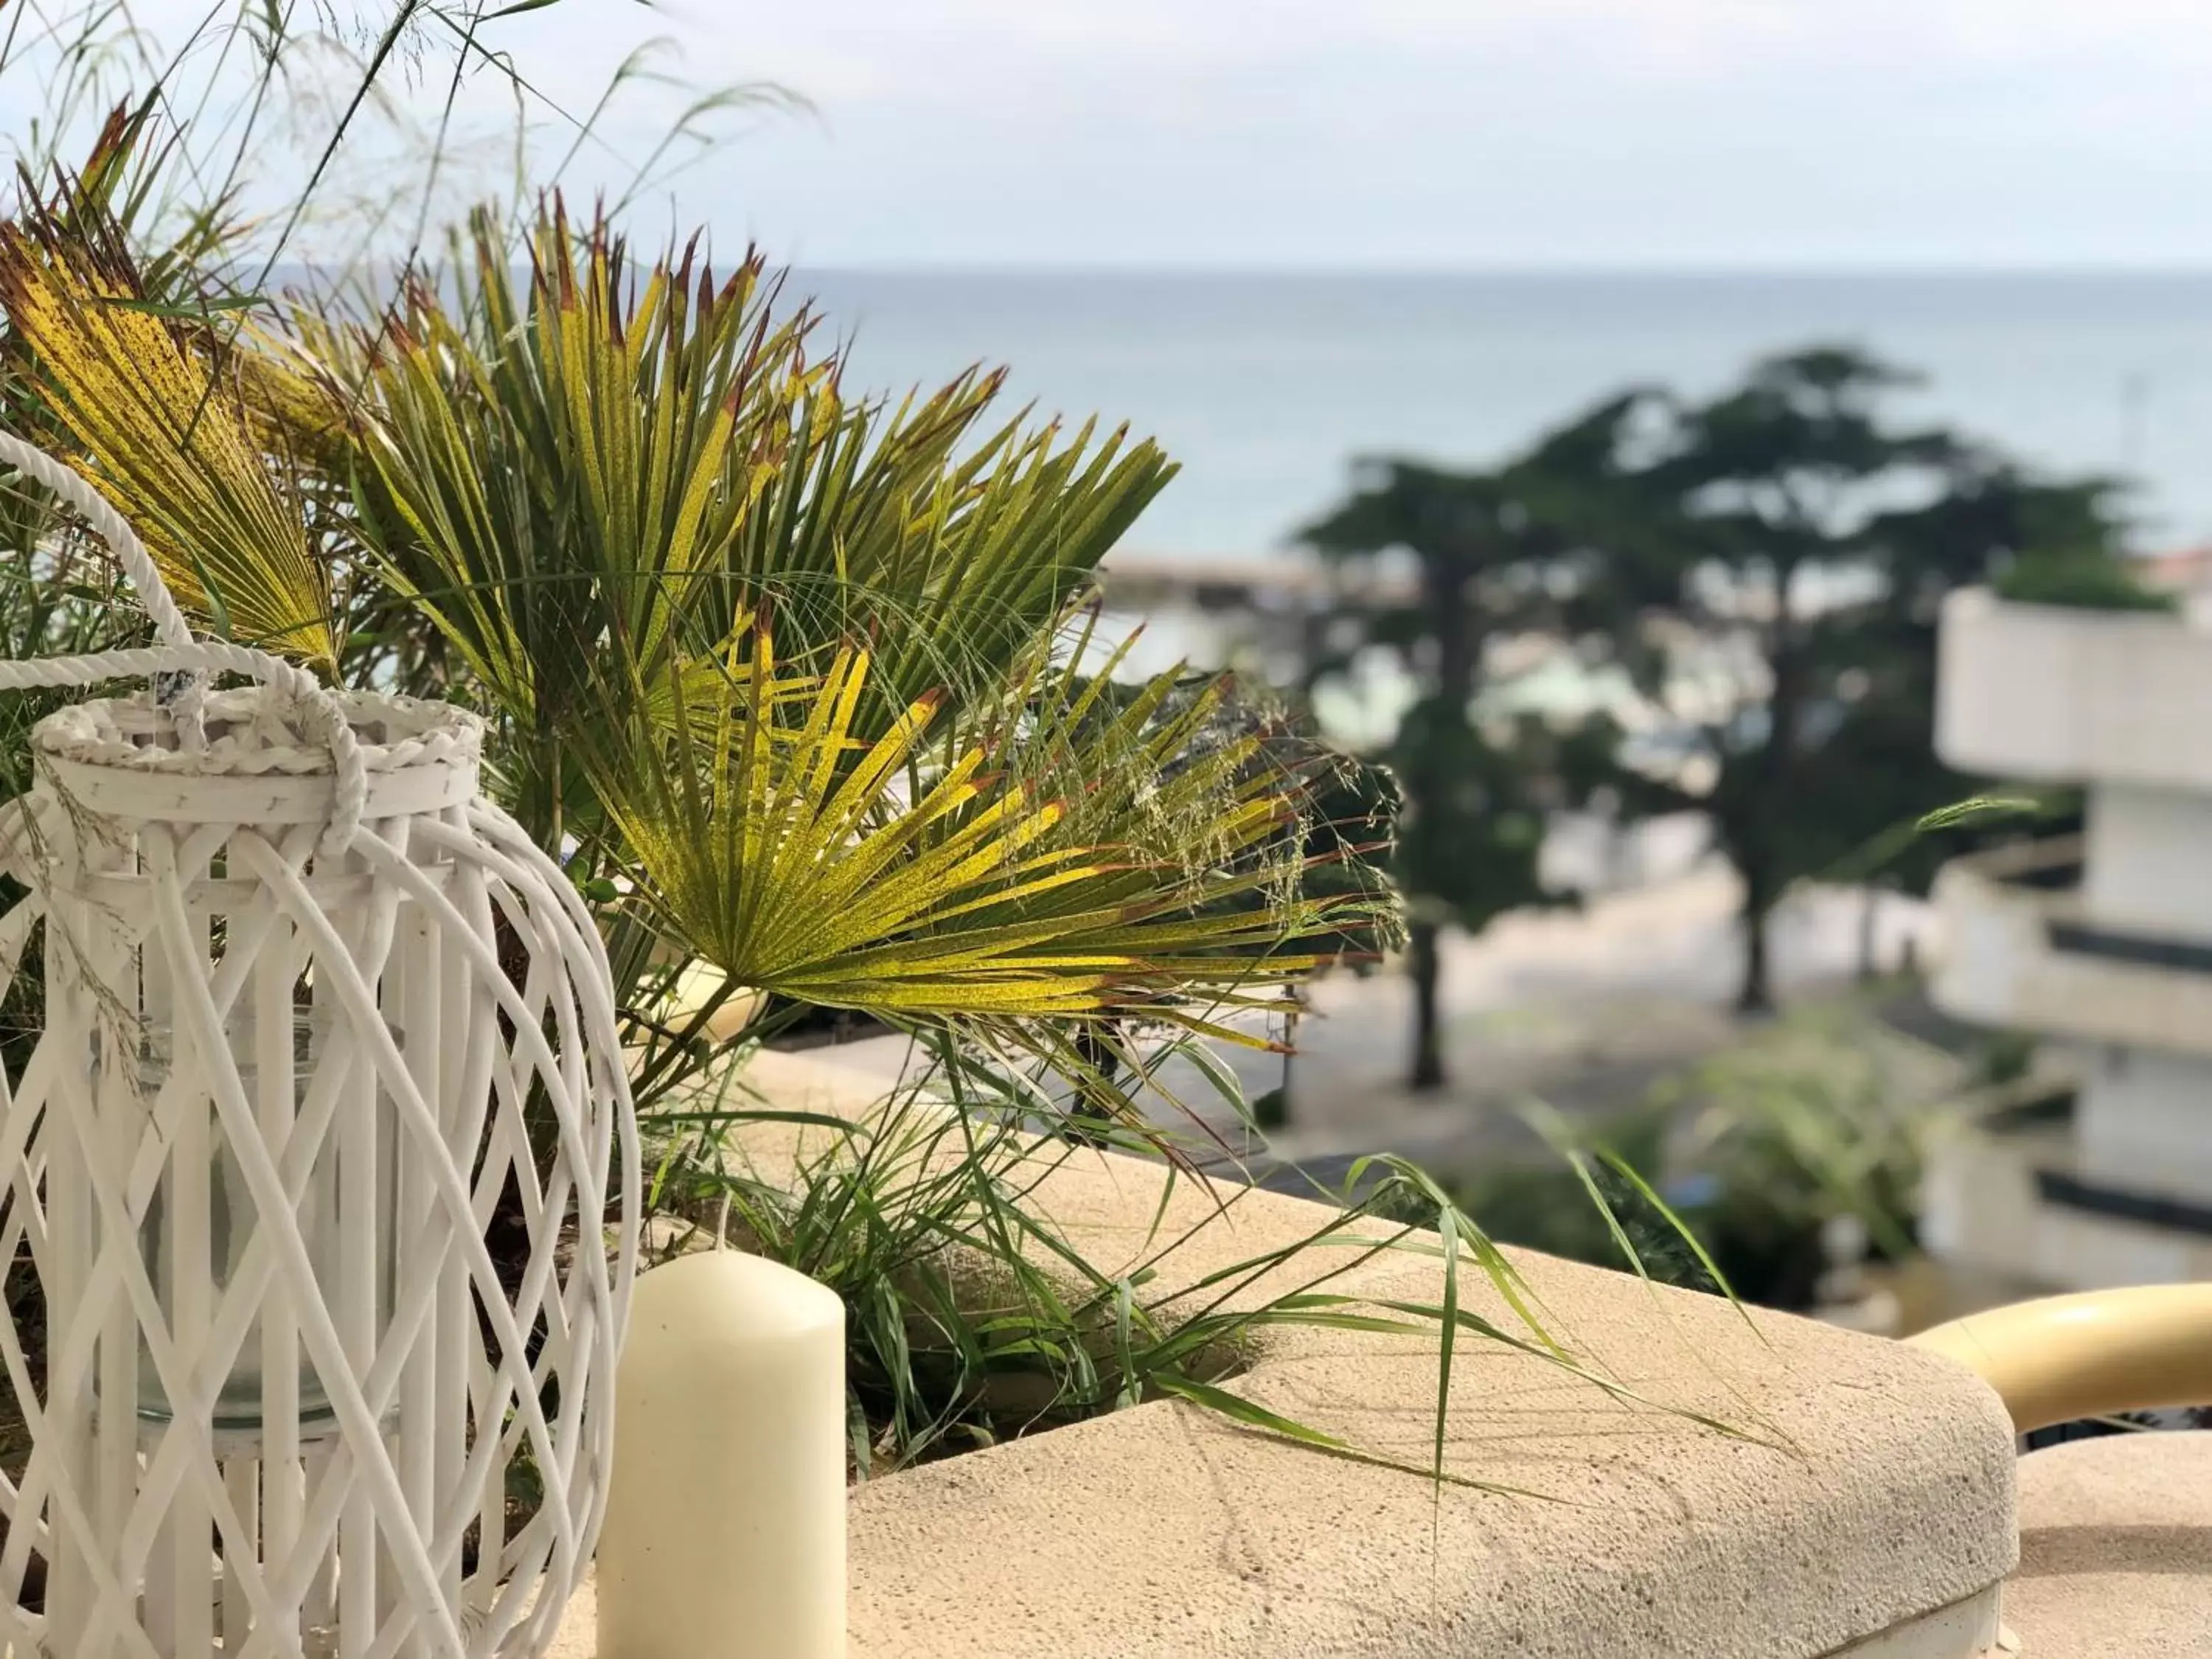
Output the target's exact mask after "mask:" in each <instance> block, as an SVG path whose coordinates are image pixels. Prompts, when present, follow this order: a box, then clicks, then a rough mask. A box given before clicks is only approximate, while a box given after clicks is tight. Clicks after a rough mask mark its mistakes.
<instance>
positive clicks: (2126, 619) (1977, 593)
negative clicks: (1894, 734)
mask: <svg viewBox="0 0 2212 1659" xmlns="http://www.w3.org/2000/svg"><path fill="white" fill-rule="evenodd" d="M2208 709H2212V631H2206V630H2204V629H2199V628H2197V627H2195V626H2192V625H2191V623H2190V622H2189V621H2187V620H2185V619H2184V618H2182V617H2169V616H2160V615H2143V614H2139V613H2135V612H2126V611H2081V610H2069V609H2063V608H2060V607H2058V606H2054V605H2011V604H2006V603H2002V602H2000V601H1999V600H1997V599H1995V598H1994V597H1993V596H1992V595H1990V593H1989V592H1987V591H1985V590H1983V589H1979V588H1976V589H1972V590H1970V591H1968V592H1961V593H1955V594H1954V595H1952V597H1951V598H1950V599H1948V601H1947V602H1946V603H1945V605H1944V609H1943V631H1942V659H1941V663H1940V672H1939V675H1938V678H1937V686H1936V751H1937V752H1938V753H1939V754H1941V755H1942V757H1943V758H1944V759H1945V760H1947V761H1948V762H1949V763H1951V764H1952V765H1954V766H1956V767H1958V768H1960V769H1961V770H1963V771H1967V772H1978V773H1984V774H1986V775H1991V776H1996V777H2012V778H2036V779H2050V780H2052V781H2068V782H2074V781H2090V780H2094V781H2099V782H2113V783H2134V784H2143V785H2148V786H2151V787H2157V788H2166V789H2177V790H2181V791H2185V792H2193V793H2203V794H2208V795H2212V719H2208V718H2207V716H2206V711H2207V710H2208Z"/></svg>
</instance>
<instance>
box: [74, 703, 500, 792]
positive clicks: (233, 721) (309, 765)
mask: <svg viewBox="0 0 2212 1659" xmlns="http://www.w3.org/2000/svg"><path fill="white" fill-rule="evenodd" d="M331 696H332V699H333V701H334V702H336V704H337V708H339V710H340V711H341V712H342V713H343V716H344V718H345V720H346V723H347V725H348V726H350V727H351V728H352V730H353V732H354V735H355V737H356V738H357V739H358V741H359V743H360V745H361V757H362V763H363V764H364V766H365V768H366V769H367V772H368V799H367V801H366V803H365V804H364V807H363V816H365V817H373V818H378V817H399V816H405V815H410V814H413V813H417V812H435V811H443V810H445V809H447V808H448V807H453V806H459V805H464V804H465V803H466V802H467V801H469V800H470V799H472V798H473V797H474V796H475V794H476V793H477V769H478V766H479V763H480V761H481V758H482V754H483V720H481V719H480V718H479V717H478V716H477V715H475V714H471V713H469V712H468V711H467V710H465V709H462V708H455V707H453V705H452V704H451V703H444V702H429V701H427V700H423V699H420V698H415V697H398V696H383V695H380V694H378V693H374V692H359V691H339V692H336V693H333V694H331ZM204 710H205V733H206V741H205V744H204V746H202V747H199V748H197V749H193V748H190V747H188V746H186V744H185V743H184V742H183V740H182V738H181V736H180V734H179V729H178V725H177V722H176V720H174V718H173V716H172V714H171V713H170V711H169V709H168V708H166V707H164V706H162V705H161V703H159V702H156V700H155V698H154V697H153V696H150V695H149V694H145V693H141V694H139V695H137V696H128V697H103V698H98V699H95V700H94V701H92V702H82V703H74V704H71V705H70V707H68V708H62V709H58V710H56V711H55V712H54V713H53V714H49V715H47V716H46V718H45V719H44V720H40V722H39V723H38V724H37V725H36V726H33V728H32V730H31V746H32V750H33V753H34V754H35V755H36V756H37V757H38V759H39V762H40V767H41V769H43V770H44V771H46V773H47V774H48V775H50V776H51V777H52V778H53V779H54V780H55V781H57V783H58V785H59V786H60V787H61V789H62V790H63V791H64V793H67V794H68V795H69V796H70V798H71V799H72V800H73V801H75V802H76V804H78V805H82V807H84V808H85V809H87V810H88V811H91V812H93V813H95V814H98V815H100V816H103V817H118V818H123V819H133V818H136V819H152V818H165V819H172V820H176V821H179V822H185V823H314V822H318V821H319V820H322V819H325V818H327V817H330V815H331V806H332V801H333V799H334V796H335V788H336V780H335V775H334V763H333V762H332V759H331V750H330V745H329V744H327V743H326V742H324V741H320V740H319V739H318V738H315V737H313V736H311V735H309V734H308V732H307V730H306V729H305V727H304V722H303V720H302V718H301V709H300V706H299V704H298V703H297V702H295V701H294V700H293V699H291V698H290V697H289V696H285V695H284V694H283V692H281V691H279V690H276V689H274V688H271V687H269V686H265V685H254V686H246V687H242V688H240V689H238V690H228V691H216V692H213V693H210V695H209V696H207V698H206V699H205V702H204Z"/></svg>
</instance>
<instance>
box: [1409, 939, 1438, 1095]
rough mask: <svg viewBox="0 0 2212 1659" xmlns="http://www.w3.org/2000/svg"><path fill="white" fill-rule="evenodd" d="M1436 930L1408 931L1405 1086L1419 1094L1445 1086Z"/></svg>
mask: <svg viewBox="0 0 2212 1659" xmlns="http://www.w3.org/2000/svg"><path fill="white" fill-rule="evenodd" d="M1437 933H1438V929H1437V924H1436V923H1434V922H1432V921H1417V922H1414V923H1413V925H1412V926H1411V927H1408V928H1407V962H1406V971H1407V974H1408V975H1411V977H1412V979H1413V1075H1412V1076H1411V1077H1409V1078H1407V1080H1406V1086H1407V1088H1409V1089H1413V1090H1415V1091H1421V1092H1427V1091H1431V1090H1436V1089H1441V1088H1443V1086H1444V1082H1445V1079H1444V1052H1443V1031H1442V1030H1441V1026H1440V1022H1439V1021H1438V1019H1437V981H1439V979H1440V978H1441V977H1442V975H1443V963H1442V961H1441V960H1440V959H1439V957H1438V955H1437Z"/></svg>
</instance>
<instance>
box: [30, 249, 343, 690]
mask: <svg viewBox="0 0 2212 1659" xmlns="http://www.w3.org/2000/svg"><path fill="white" fill-rule="evenodd" d="M0 307H5V310H6V312H7V317H8V323H9V336H10V343H11V345H12V346H13V347H14V348H15V349H16V350H17V351H18V352H20V353H22V354H25V355H26V356H27V358H28V360H29V364H30V368H31V371H32V374H33V381H32V384H33V386H36V388H37V390H38V392H39V393H40V396H41V398H42V399H43V401H44V402H45V404H46V405H47V406H48V408H49V409H50V410H51V414H52V421H53V422H54V423H55V424H57V425H58V427H59V428H61V429H62V430H63V431H64V432H66V433H67V434H68V435H69V436H70V439H71V440H72V441H74V443H75V444H76V447H77V450H78V452H79V453H78V454H77V455H76V456H75V457H73V458H72V459H73V460H74V461H75V463H76V465H77V466H78V467H79V469H80V470H81V471H83V472H84V474H85V476H86V477H88V479H89V480H90V481H91V482H92V483H94V486H95V487H97V488H98V489H100V492H101V493H102V494H103V495H106V496H107V498H108V499H109V500H110V501H112V502H113V503H114V504H115V507H117V509H118V511H119V512H121V513H123V515H124V516H125V518H127V519H128V520H131V524H132V525H133V526H134V527H136V528H137V531H138V532H139V534H140V535H141V537H143V539H144V540H145V543H146V545H147V548H148V550H149V552H151V553H152V554H153V556H154V557H155V561H156V562H157V563H159V565H160V566H161V573H162V574H163V576H164V577H165V578H167V580H168V582H169V585H170V586H171V588H172V589H173V592H175V593H176V595H177V598H178V599H179V602H180V603H182V604H184V605H185V606H186V607H187V608H189V609H191V610H193V611H197V613H198V614H199V615H200V616H201V617H203V618H204V620H205V621H206V622H207V623H209V624H210V626H211V627H212V628H213V629H215V631H216V632H217V633H219V634H222V635H225V636H227V637H229V638H233V639H236V640H240V641H244V642H247V643H251V644H254V645H258V646H261V647H264V648H267V649H270V650H276V651H281V652H283V653H286V654H288V655H290V656H293V657H296V658H299V659H302V660H305V661H307V662H309V663H311V664H314V665H319V666H322V667H325V668H326V669H327V668H331V667H333V666H334V665H335V664H336V661H337V644H336V641H335V639H334V637H333V630H332V627H331V606H330V592H329V587H328V584H327V583H326V581H325V578H324V573H323V571H322V569H321V568H320V567H319V565H318V563H317V562H316V560H315V558H314V557H313V554H312V552H311V551H310V550H309V547H308V543H307V531H306V528H305V525H304V522H303V520H302V517H301V513H300V511H299V510H298V507H297V504H296V502H295V501H293V500H292V499H290V498H289V494H288V492H286V491H285V490H283V489H280V488H279V487H278V483H277V480H276V477H274V476H272V473H271V470H270V458H269V455H268V453H267V452H266V451H265V449H264V447H263V444H262V441H261V440H260V438H259V436H258V434H257V430H256V424H255V422H254V421H253V420H252V418H250V417H249V416H248V413H247V409H248V404H247V402H246V397H245V395H244V394H245V387H244V385H243V383H242V381H241V378H240V376H239V375H238V374H236V373H234V370H233V368H232V365H234V363H235V362H237V361H239V359H238V358H237V357H236V356H234V355H233V354H230V353H227V352H218V351H216V350H213V349H210V345H209V343H206V342H197V341H196V342H192V343H186V342H185V341H184V340H183V339H180V337H179V331H178V327H179V325H178V323H177V320H176V319H172V318H168V317H165V316H164V315H163V314H162V313H161V308H160V307H153V306H150V305H149V304H148V303H147V301H145V299H144V296H143V289H141V288H140V286H139V284H138V282H137V277H136V275H135V273H134V272H133V270H132V269H131V262H130V259H129V258H128V255H127V254H126V253H125V252H124V250H123V249H122V247H121V246H120V243H119V240H118V239H116V238H113V237H106V236H103V235H101V234H100V233H98V232H97V231H96V230H92V229H83V228H79V229H76V230H73V231H70V232H67V233H64V231H62V230H61V229H60V228H58V226H57V225H56V223H55V222H52V221H51V220H47V221H43V222H42V221H40V220H39V219H36V218H33V220H32V221H31V222H28V223H27V225H14V226H9V227H7V228H6V229H5V231H4V233H0ZM218 363H220V364H222V365H223V367H222V368H216V364H218Z"/></svg>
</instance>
